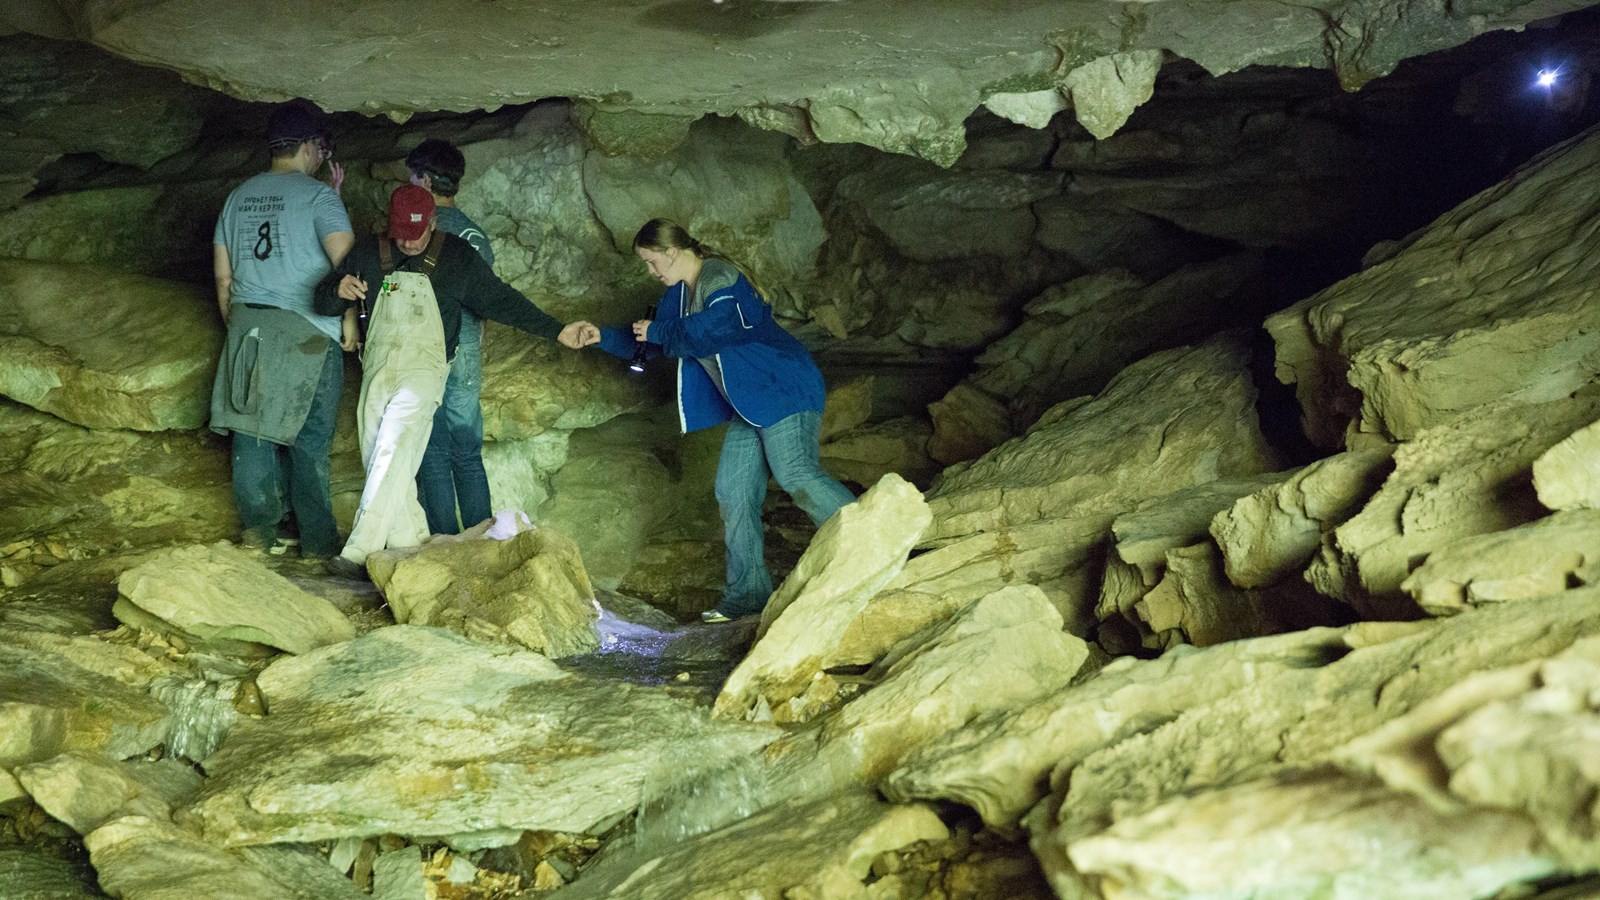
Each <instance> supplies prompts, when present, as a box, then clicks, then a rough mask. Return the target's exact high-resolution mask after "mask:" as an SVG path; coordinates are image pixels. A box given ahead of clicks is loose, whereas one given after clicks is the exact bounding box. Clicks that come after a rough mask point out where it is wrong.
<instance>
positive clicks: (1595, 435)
mask: <svg viewBox="0 0 1600 900" xmlns="http://www.w3.org/2000/svg"><path fill="white" fill-rule="evenodd" d="M1533 487H1534V489H1535V490H1537V491H1538V492H1539V502H1540V503H1543V504H1544V505H1545V506H1548V507H1550V508H1551V509H1600V422H1595V423H1592V424H1589V425H1585V426H1584V427H1582V428H1580V429H1578V430H1577V431H1574V432H1573V433H1572V434H1570V435H1568V436H1567V437H1565V438H1563V439H1562V440H1561V442H1560V443H1558V444H1556V445H1555V446H1554V447H1551V448H1550V449H1549V450H1546V451H1545V453H1544V455H1543V456H1541V457H1539V458H1538V459H1536V460H1534V461H1533Z"/></svg>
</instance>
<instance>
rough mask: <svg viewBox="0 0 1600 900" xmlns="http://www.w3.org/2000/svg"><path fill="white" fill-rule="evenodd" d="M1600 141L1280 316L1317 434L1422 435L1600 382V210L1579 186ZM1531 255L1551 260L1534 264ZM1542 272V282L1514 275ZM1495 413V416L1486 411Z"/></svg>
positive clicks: (1275, 325)
mask: <svg viewBox="0 0 1600 900" xmlns="http://www.w3.org/2000/svg"><path fill="white" fill-rule="evenodd" d="M1597 160H1600V133H1593V132H1591V133H1590V134H1588V135H1587V136H1585V137H1583V138H1581V139H1578V140H1576V141H1574V142H1571V143H1568V144H1566V145H1563V146H1561V147H1559V148H1557V149H1555V150H1552V151H1550V152H1548V153H1546V154H1544V155H1542V156H1540V157H1539V158H1538V159H1536V160H1535V161H1534V162H1533V163H1531V164H1529V165H1528V166H1526V167H1524V168H1523V169H1521V170H1519V171H1518V172H1517V173H1515V174H1514V175H1512V176H1511V177H1510V178H1509V179H1508V180H1507V181H1505V182H1502V183H1501V184H1498V185H1496V186H1495V187H1493V188H1490V189H1489V190H1487V191H1484V192H1483V193H1480V194H1479V195H1477V196H1476V197H1474V198H1472V199H1470V200H1468V201H1467V202H1465V203H1463V204H1461V205H1460V206H1458V207H1456V208H1455V209H1454V210H1452V211H1451V212H1449V213H1447V214H1446V215H1444V216H1442V217H1440V218H1439V219H1438V220H1437V221H1436V222H1434V223H1433V224H1432V225H1430V226H1429V227H1428V229H1427V230H1426V231H1424V232H1422V233H1421V234H1419V235H1416V236H1414V237H1413V238H1412V239H1410V240H1409V242H1408V245H1407V246H1406V247H1405V248H1404V249H1403V250H1402V251H1400V252H1399V253H1398V254H1396V255H1395V256H1394V257H1392V258H1391V259H1389V260H1387V261H1385V262H1383V263H1380V264H1378V265H1375V266H1373V267H1372V268H1370V269H1367V270H1366V271H1364V272H1361V273H1359V274H1357V275H1354V276H1351V277H1350V278H1347V279H1345V280H1344V281H1342V282H1339V283H1338V284H1336V285H1334V286H1332V287H1330V288H1328V289H1326V290H1324V291H1322V292H1321V293H1318V294H1316V295H1314V296H1312V297H1309V298H1307V299H1306V300H1304V301H1302V302H1300V303H1299V304H1296V305H1295V306H1293V307H1291V308H1290V309H1287V310H1285V311H1283V312H1281V313H1278V314H1276V315H1273V316H1271V317H1270V318H1268V319H1267V329H1268V330H1269V331H1270V332H1272V335H1273V339H1274V340H1275V341H1276V342H1277V344H1278V357H1277V359H1278V362H1277V365H1278V377H1279V379H1280V380H1282V381H1284V382H1285V383H1290V384H1293V385H1295V392H1296V395H1297V396H1298V397H1299V399H1300V405H1301V408H1302V409H1304V410H1305V425H1306V431H1307V434H1309V435H1310V436H1311V438H1312V439H1313V440H1315V441H1316V442H1318V443H1320V444H1323V445H1324V446H1333V445H1335V444H1337V443H1338V441H1339V440H1340V438H1341V437H1342V435H1343V434H1344V433H1345V431H1346V429H1347V428H1350V429H1354V430H1356V431H1359V432H1362V433H1371V434H1378V435H1382V436H1385V437H1389V438H1392V439H1400V440H1410V439H1411V438H1413V437H1415V436H1417V435H1418V434H1420V433H1421V432H1422V431H1423V430H1424V429H1426V428H1428V427H1430V426H1433V425H1438V424H1440V423H1443V422H1446V421H1448V420H1450V419H1452V418H1454V417H1456V416H1460V415H1462V414H1464V413H1468V412H1471V411H1474V410H1479V409H1481V408H1482V407H1484V406H1485V405H1486V404H1489V403H1492V402H1495V401H1499V400H1507V401H1511V402H1515V403H1519V404H1523V405H1532V404H1538V403H1543V402H1548V401H1551V400H1554V399H1556V398H1559V397H1564V396H1566V395H1567V394H1569V393H1571V392H1572V391H1574V390H1576V389H1577V388H1578V387H1580V386H1581V385H1583V384H1585V383H1586V382H1588V381H1589V380H1590V379H1592V378H1593V377H1594V376H1595V374H1596V373H1600V307H1596V305H1595V304H1594V303H1592V302H1590V293H1591V288H1592V285H1593V284H1594V277H1595V276H1594V266H1595V264H1596V263H1595V260H1596V259H1597V258H1600V229H1596V228H1595V220H1596V217H1597V216H1600V204H1597V203H1596V202H1595V201H1594V199H1593V198H1591V197H1588V196H1583V195H1581V194H1577V193H1574V192H1572V191H1569V190H1566V189H1565V187H1564V186H1565V185H1566V184H1567V183H1568V182H1569V180H1570V179H1572V178H1581V177H1582V174H1581V173H1583V172H1587V171H1590V170H1591V169H1593V167H1594V166H1595V165H1596V163H1597ZM1529 260H1537V262H1536V263H1530V262H1529ZM1530 267H1532V268H1533V269H1536V270H1537V272H1538V277H1528V278H1511V277H1507V275H1506V273H1507V270H1508V269H1512V270H1520V269H1529V268H1530ZM1478 414H1481V413H1478Z"/></svg>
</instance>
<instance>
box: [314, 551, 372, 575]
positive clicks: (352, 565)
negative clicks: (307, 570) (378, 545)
mask: <svg viewBox="0 0 1600 900" xmlns="http://www.w3.org/2000/svg"><path fill="white" fill-rule="evenodd" d="M322 568H323V569H325V570H327V573H328V574H329V575H337V576H339V577H340V578H348V579H350V580H351V581H371V580H372V578H371V576H369V575H368V574H367V567H366V566H364V565H362V564H361V563H358V562H355V561H354V560H350V559H346V558H344V557H343V556H334V557H330V558H329V559H328V561H327V562H325V563H323V564H322Z"/></svg>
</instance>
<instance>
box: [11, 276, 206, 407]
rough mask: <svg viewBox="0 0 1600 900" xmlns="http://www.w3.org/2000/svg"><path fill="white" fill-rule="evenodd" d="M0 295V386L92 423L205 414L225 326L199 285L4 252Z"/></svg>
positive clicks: (20, 399)
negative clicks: (1, 308)
mask: <svg viewBox="0 0 1600 900" xmlns="http://www.w3.org/2000/svg"><path fill="white" fill-rule="evenodd" d="M0 297H5V298H7V315H6V316H5V320H4V321H5V324H4V325H3V326H0V393H3V394H5V395H6V396H8V397H11V398H13V399H15V400H17V401H18V402H21V403H25V404H27V405H29V406H32V407H34V408H36V409H39V410H41V411H43V412H47V413H50V414H52V415H55V416H59V417H60V418H62V419H65V420H67V421H69V422H75V423H77V424H79V425H83V426H86V427H89V428H97V429H119V428H126V429H132V430H136V431H165V430H168V429H182V430H192V429H195V428H199V427H200V426H201V425H203V424H205V420H206V416H207V415H208V414H209V412H210V388H211V377H212V374H213V373H214V372H215V371H216V363H217V353H218V351H219V350H220V348H221V344H222V330H221V328H220V327H219V326H218V324H217V321H216V314H215V312H214V310H215V308H216V307H215V304H214V303H213V302H211V301H210V300H208V299H207V298H205V297H203V296H201V295H200V293H199V291H198V290H196V288H195V287H193V286H191V285H186V284H181V283H178V282H174V281H164V280H160V279H155V278H148V277H145V276H142V275H129V274H125V273H121V272H117V271H115V270H111V269H102V268H96V267H92V266H68V265H52V264H49V263H36V262H22V261H18V260H0Z"/></svg>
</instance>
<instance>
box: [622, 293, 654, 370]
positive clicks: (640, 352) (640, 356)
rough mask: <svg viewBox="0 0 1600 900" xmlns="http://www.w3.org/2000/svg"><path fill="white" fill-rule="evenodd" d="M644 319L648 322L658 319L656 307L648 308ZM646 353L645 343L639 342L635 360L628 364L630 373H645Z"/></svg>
mask: <svg viewBox="0 0 1600 900" xmlns="http://www.w3.org/2000/svg"><path fill="white" fill-rule="evenodd" d="M644 317H645V319H647V320H649V319H654V318H655V317H656V308H655V307H654V306H651V307H649V308H647V309H646V310H645V311H644ZM646 351H647V347H646V344H645V342H644V341H639V342H638V343H636V344H634V345H633V359H632V360H631V361H629V363H628V371H629V372H643V371H644V355H645V353H646Z"/></svg>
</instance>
